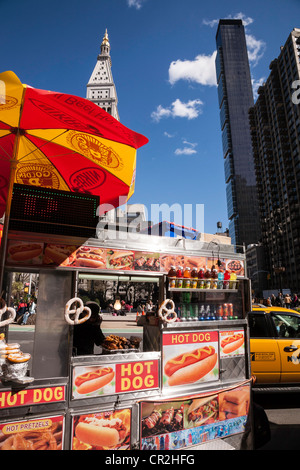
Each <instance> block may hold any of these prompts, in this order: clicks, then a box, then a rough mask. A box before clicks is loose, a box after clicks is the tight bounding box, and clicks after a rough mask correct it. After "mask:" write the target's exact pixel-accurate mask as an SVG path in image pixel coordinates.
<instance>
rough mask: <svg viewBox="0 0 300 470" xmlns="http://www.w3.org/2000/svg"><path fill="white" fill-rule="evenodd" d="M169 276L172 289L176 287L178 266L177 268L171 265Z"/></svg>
mask: <svg viewBox="0 0 300 470" xmlns="http://www.w3.org/2000/svg"><path fill="white" fill-rule="evenodd" d="M168 278H169V287H170V288H171V289H172V288H173V287H176V268H175V266H171V268H170V270H169V272H168Z"/></svg>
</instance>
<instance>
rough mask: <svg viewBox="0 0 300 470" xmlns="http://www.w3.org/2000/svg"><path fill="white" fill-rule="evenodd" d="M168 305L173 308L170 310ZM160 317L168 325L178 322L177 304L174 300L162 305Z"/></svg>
mask: <svg viewBox="0 0 300 470" xmlns="http://www.w3.org/2000/svg"><path fill="white" fill-rule="evenodd" d="M168 305H171V308H168ZM158 315H159V316H160V318H161V319H162V320H163V321H165V322H167V323H173V322H175V321H176V320H177V313H176V312H175V304H174V302H173V300H171V299H166V300H165V301H164V302H163V303H162V304H161V306H160V309H159V310H158Z"/></svg>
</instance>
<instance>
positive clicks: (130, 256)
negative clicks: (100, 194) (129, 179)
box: [0, 230, 252, 451]
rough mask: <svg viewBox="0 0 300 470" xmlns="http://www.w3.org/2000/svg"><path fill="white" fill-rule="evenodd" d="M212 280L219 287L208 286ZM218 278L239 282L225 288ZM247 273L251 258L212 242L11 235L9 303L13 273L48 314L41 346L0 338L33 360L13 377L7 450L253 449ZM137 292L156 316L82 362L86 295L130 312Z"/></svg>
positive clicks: (2, 438) (5, 377)
mask: <svg viewBox="0 0 300 470" xmlns="http://www.w3.org/2000/svg"><path fill="white" fill-rule="evenodd" d="M123 235H124V234H123ZM26 251H27V253H28V256H26V255H24V253H25V252H26ZM29 253H30V254H29ZM179 266H180V267H181V268H182V269H183V270H184V269H186V268H187V271H189V270H190V271H192V269H193V268H197V272H198V277H197V278H196V277H195V278H192V277H187V278H185V277H183V273H182V275H181V276H180V273H179V275H178V276H177V277H176V276H175V277H174V273H173V276H172V275H170V271H171V270H173V268H172V267H176V269H177V267H179ZM201 268H202V269H203V270H204V274H205V272H208V271H209V272H210V273H211V276H210V277H208V275H207V277H206V278H205V279H204V278H203V279H202V278H201V276H200V275H199V272H200V269H201ZM214 268H216V272H221V273H223V274H224V273H227V274H231V273H235V276H232V279H230V278H228V279H227V278H226V276H225V279H222V277H221V278H220V279H219V281H218V279H217V278H215V277H213V278H212V273H213V272H214ZM245 269H246V266H245V256H244V253H237V252H236V250H235V248H234V247H233V246H232V245H225V244H220V243H219V242H217V243H216V242H213V243H208V242H204V241H201V239H200V240H197V241H194V240H184V239H176V238H175V239H172V238H165V237H158V236H150V235H141V234H140V235H139V234H135V235H134V237H131V236H129V234H127V236H126V237H125V239H124V236H121V235H120V236H118V237H116V235H115V234H114V235H113V234H110V233H109V231H101V232H100V233H99V235H98V238H92V237H89V238H88V237H86V238H80V237H71V236H65V235H59V234H49V233H48V234H47V235H45V234H43V235H41V233H35V232H30V231H26V232H25V231H24V232H22V231H20V230H10V231H9V233H8V240H7V256H6V262H5V281H6V293H5V295H4V299H5V301H6V304H7V305H8V304H9V299H10V297H11V293H12V287H13V285H12V280H13V275H14V273H16V272H18V273H20V272H28V273H29V274H32V275H35V276H36V277H35V279H36V281H35V289H36V294H37V313H36V319H35V324H34V326H32V330H33V331H32V335H33V339H32V340H31V341H29V340H27V339H26V338H27V336H26V335H29V333H28V332H27V333H25V332H24V333H23V330H22V331H21V332H20V329H22V327H21V326H19V325H18V324H16V323H15V322H14V323H10V324H9V325H8V326H7V325H6V326H5V327H3V328H2V329H1V332H2V333H3V334H4V335H5V338H4V343H5V342H6V344H10V343H11V342H18V341H19V340H20V335H25V340H24V341H20V342H21V349H22V352H23V353H28V352H29V353H30V354H31V359H30V361H29V362H28V364H27V365H28V369H27V371H26V373H25V374H24V373H23V372H19V370H18V366H17V368H16V372H15V375H14V374H11V375H10V373H7V371H6V374H5V373H3V370H2V376H1V385H0V449H1V448H16V449H24V448H28V449H53V450H54V449H71V450H89V449H99V450H101V449H104V450H112V449H114V450H116V449H120V450H123V449H131V450H133V449H147V450H161V451H171V450H174V451H175V450H183V449H187V450H188V449H201V448H214V449H224V448H225V449H226V448H227V449H240V448H241V447H246V448H251V446H252V443H251V433H252V426H251V373H250V363H249V335H248V327H247V321H246V319H245V318H246V312H247V311H248V310H250V308H251V307H250V288H249V281H248V279H246V277H245ZM194 271H195V269H194ZM172 272H173V271H172ZM172 272H171V274H172ZM176 274H177V272H176ZM214 274H215V272H214ZM218 282H219V283H218ZM99 283H100V284H101V286H102V290H101V293H100V290H97V289H98V288H99V285H100V284H99ZM136 285H142V287H143V289H142V291H143V292H142V297H141V293H140V292H139V294H138V295H139V296H140V297H139V298H138V300H140V299H141V298H142V299H143V300H147V299H148V300H149V299H150V298H151V300H152V302H153V305H154V306H153V308H152V311H151V312H147V311H146V309H145V305H144V304H145V303H144V304H143V302H141V305H142V309H141V312H140V313H138V312H137V325H135V324H134V326H135V327H136V328H137V330H136V331H137V332H133V333H130V334H129V335H127V338H125V339H124V334H125V333H126V331H125V330H124V332H121V333H120V332H118V333H117V334H116V335H115V334H107V335H106V340H105V343H104V345H103V346H102V347H100V348H98V349H96V353H95V354H94V355H88V356H77V355H74V349H73V333H74V328H75V327H76V328H80V322H79V319H82V318H83V317H84V316H85V315H87V316H88V310H86V311H85V306H84V305H85V302H86V300H90V298H88V295H85V294H87V293H89V294H90V292H91V291H93V293H94V294H95V292H96V294H95V295H96V296H97V295H99V296H102V297H101V299H102V300H103V295H105V296H106V299H107V298H108V299H111V300H112V301H115V300H116V299H117V300H122V299H124V300H128V299H126V296H128V295H131V296H132V295H134V294H133V293H134V286H136ZM103 286H108V287H107V288H106V291H105V292H104V293H103ZM112 286H113V287H112ZM124 286H126V289H125V288H124ZM108 291H109V292H108ZM107 296H108V297H107ZM109 296H111V297H109ZM131 300H133V302H134V301H135V299H134V298H133V297H131ZM80 301H81V304H80ZM74 318H75V320H74ZM111 318H112V319H113V318H114V317H113V316H112V315H111ZM76 319H77V320H76ZM124 319H125V317H124ZM78 322H79V324H77V325H76V323H78ZM104 324H105V322H103V323H102V328H104ZM132 324H133V323H132ZM137 337H138V339H137ZM22 338H24V336H23V337H22ZM122 341H123V346H122V345H121V343H122ZM124 344H125V346H124ZM121 348H122V349H121ZM3 361H4V362H5V361H6V362H7V360H6V359H3ZM204 364H205V365H204ZM195 365H196V366H197V367H196V371H195V370H194V369H195ZM4 371H5V368H4ZM108 374H110V375H109V377H110V379H107V380H106V382H105V381H103V380H102V379H103V376H105V375H106V377H107V376H108ZM100 379H101V380H102V382H101V380H100ZM89 381H90V382H89ZM100 382H101V385H100ZM91 383H93V384H94V387H92V388H89V386H90V384H91ZM82 384H84V385H85V386H84V387H82ZM86 384H88V385H86ZM95 384H96V385H95ZM97 384H98V385H97ZM95 387H96V388H95ZM99 430H100V433H102V434H101V436H100V435H99ZM104 435H105V436H104ZM103 436H104V437H103ZM249 436H250V437H249ZM103 439H104V440H103ZM245 442H246V444H245Z"/></svg>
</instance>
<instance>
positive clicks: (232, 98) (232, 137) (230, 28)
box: [216, 20, 260, 246]
mask: <svg viewBox="0 0 300 470" xmlns="http://www.w3.org/2000/svg"><path fill="white" fill-rule="evenodd" d="M216 42H217V57H216V74H217V83H218V97H219V106H220V121H221V130H222V144H223V156H224V168H225V182H226V197H227V212H228V219H229V234H230V237H231V240H232V243H233V244H234V245H243V244H245V245H246V246H247V245H249V244H252V243H257V242H258V240H259V239H260V224H259V213H258V202H257V190H256V179H255V171H254V161H253V154H252V144H251V134H250V126H249V116H248V113H249V108H250V107H251V106H253V91H252V84H251V76H250V69H249V60H248V53H247V46H246V38H245V30H244V26H243V23H242V20H220V21H219V26H218V30H217V35H216Z"/></svg>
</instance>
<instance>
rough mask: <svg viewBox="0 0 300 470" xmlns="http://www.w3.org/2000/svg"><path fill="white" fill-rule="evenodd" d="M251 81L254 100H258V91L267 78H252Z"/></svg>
mask: <svg viewBox="0 0 300 470" xmlns="http://www.w3.org/2000/svg"><path fill="white" fill-rule="evenodd" d="M251 82H252V89H253V96H254V100H256V99H257V98H258V94H257V91H258V89H259V87H260V86H262V85H263V84H264V82H265V78H264V77H262V78H259V79H257V80H256V79H255V78H252V80H251Z"/></svg>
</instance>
